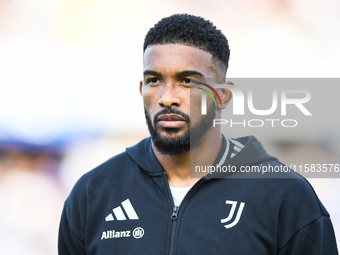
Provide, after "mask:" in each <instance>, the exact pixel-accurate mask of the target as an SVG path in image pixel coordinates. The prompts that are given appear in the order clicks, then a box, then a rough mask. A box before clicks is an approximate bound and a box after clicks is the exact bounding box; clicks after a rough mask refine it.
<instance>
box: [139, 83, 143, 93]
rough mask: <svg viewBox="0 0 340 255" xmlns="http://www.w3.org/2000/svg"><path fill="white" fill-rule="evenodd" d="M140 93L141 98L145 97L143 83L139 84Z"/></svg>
mask: <svg viewBox="0 0 340 255" xmlns="http://www.w3.org/2000/svg"><path fill="white" fill-rule="evenodd" d="M139 93H140V94H141V96H142V95H143V94H142V93H143V81H140V82H139Z"/></svg>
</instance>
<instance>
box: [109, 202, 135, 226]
mask: <svg viewBox="0 0 340 255" xmlns="http://www.w3.org/2000/svg"><path fill="white" fill-rule="evenodd" d="M121 204H122V207H123V208H124V210H125V213H126V215H127V217H128V218H129V220H138V219H139V218H138V215H137V213H136V211H135V209H133V206H132V204H131V202H130V199H126V200H124V201H123V202H122V203H121ZM122 207H120V206H117V207H116V208H114V209H112V211H113V214H114V215H115V217H116V219H117V220H126V217H125V214H124V212H123V210H122ZM105 220H106V221H112V220H114V218H113V215H112V213H110V214H109V215H108V216H106V218H105Z"/></svg>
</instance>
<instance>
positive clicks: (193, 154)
mask: <svg viewBox="0 0 340 255" xmlns="http://www.w3.org/2000/svg"><path fill="white" fill-rule="evenodd" d="M221 148H222V135H221V133H220V132H219V129H218V128H211V129H210V130H209V131H208V132H207V134H206V135H205V136H204V137H203V138H202V140H201V141H200V143H199V144H198V145H197V146H196V147H195V148H193V149H191V150H190V151H188V152H186V153H183V154H179V155H173V156H170V155H164V154H161V153H160V152H159V151H158V150H157V148H156V147H155V146H154V144H153V143H152V149H153V151H154V153H155V155H156V157H157V159H158V161H159V162H160V163H161V165H162V167H163V169H164V171H165V172H166V174H167V178H168V182H169V185H170V186H172V187H189V186H192V185H194V184H195V183H196V182H197V181H198V180H199V179H200V178H201V177H202V176H204V175H206V173H199V174H198V173H195V177H190V168H191V170H192V171H194V169H195V166H211V165H213V163H214V161H215V159H216V158H217V156H218V154H219V152H220V150H221Z"/></svg>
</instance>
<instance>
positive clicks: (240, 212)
mask: <svg viewBox="0 0 340 255" xmlns="http://www.w3.org/2000/svg"><path fill="white" fill-rule="evenodd" d="M225 203H226V204H230V205H231V209H230V213H229V215H228V217H227V218H225V219H222V220H221V223H227V222H229V221H231V219H232V218H233V217H234V214H235V209H236V206H237V201H231V200H227V201H226V202H225ZM244 205H245V203H244V202H241V203H240V207H239V208H238V211H237V214H236V218H235V219H234V221H233V222H231V223H229V224H227V225H224V227H226V228H232V227H234V226H235V225H236V224H237V223H238V222H239V220H240V218H241V214H242V211H243V208H244Z"/></svg>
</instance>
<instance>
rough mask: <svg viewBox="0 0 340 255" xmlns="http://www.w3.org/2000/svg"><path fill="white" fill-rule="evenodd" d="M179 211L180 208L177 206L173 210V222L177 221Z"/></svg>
mask: <svg viewBox="0 0 340 255" xmlns="http://www.w3.org/2000/svg"><path fill="white" fill-rule="evenodd" d="M178 211H179V207H178V206H175V207H174V208H173V210H172V215H171V219H172V220H177V214H178Z"/></svg>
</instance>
